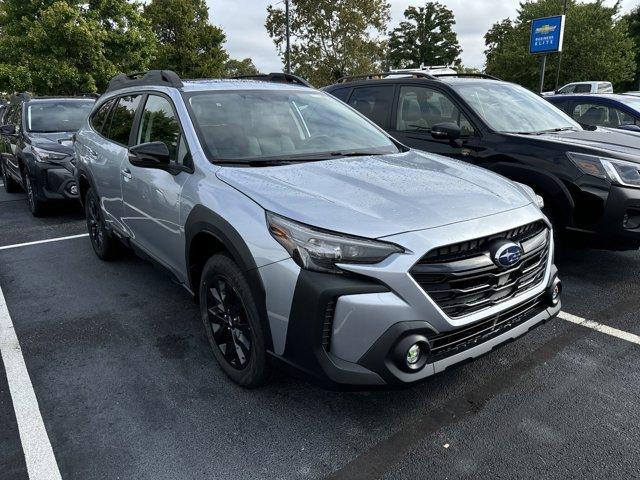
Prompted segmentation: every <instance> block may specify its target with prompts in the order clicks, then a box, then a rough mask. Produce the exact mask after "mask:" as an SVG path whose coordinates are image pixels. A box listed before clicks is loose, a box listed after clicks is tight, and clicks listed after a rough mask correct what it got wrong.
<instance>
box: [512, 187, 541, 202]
mask: <svg viewBox="0 0 640 480" xmlns="http://www.w3.org/2000/svg"><path fill="white" fill-rule="evenodd" d="M513 183H515V184H516V185H518V186H519V187H520V188H521V189H522V190H524V192H525V193H526V194H527V195H528V196H529V198H530V199H531V200H532V201H533V203H535V204H536V205H537V206H538V208H544V198H542V197H541V196H540V195H538V194H537V193H536V192H535V191H534V190H533V188H531V187H530V186H529V185H525V184H524V183H520V182H513Z"/></svg>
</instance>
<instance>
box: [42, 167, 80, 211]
mask: <svg viewBox="0 0 640 480" xmlns="http://www.w3.org/2000/svg"><path fill="white" fill-rule="evenodd" d="M31 180H32V182H33V185H34V187H35V190H36V195H37V198H38V199H39V200H43V201H65V200H77V199H78V197H79V195H78V186H77V183H76V178H75V177H74V175H73V166H72V165H71V164H68V165H67V164H65V165H62V164H57V163H44V162H34V163H33V166H32V168H31Z"/></svg>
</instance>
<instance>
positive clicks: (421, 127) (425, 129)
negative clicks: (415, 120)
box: [407, 125, 431, 132]
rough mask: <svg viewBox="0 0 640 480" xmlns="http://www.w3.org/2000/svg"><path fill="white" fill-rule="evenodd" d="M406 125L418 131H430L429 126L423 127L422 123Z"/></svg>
mask: <svg viewBox="0 0 640 480" xmlns="http://www.w3.org/2000/svg"><path fill="white" fill-rule="evenodd" d="M407 127H411V128H415V129H416V130H417V131H419V132H430V131H431V128H429V127H425V126H423V125H407Z"/></svg>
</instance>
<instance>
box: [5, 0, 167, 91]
mask: <svg viewBox="0 0 640 480" xmlns="http://www.w3.org/2000/svg"><path fill="white" fill-rule="evenodd" d="M154 51H155V40H154V38H153V33H152V32H151V29H150V26H149V24H148V23H147V22H146V21H145V20H144V19H143V18H142V16H141V13H140V6H139V4H137V3H132V2H129V1H127V0H88V1H83V2H79V1H78V0H4V1H3V2H2V3H0V59H1V60H0V90H4V91H16V90H30V91H32V92H34V93H37V94H75V93H80V92H95V91H99V90H102V89H103V88H104V87H105V86H106V84H107V82H108V81H109V80H110V79H111V78H112V77H113V76H114V75H116V74H118V73H119V72H122V71H139V70H143V69H145V68H146V67H147V66H148V63H149V60H150V59H151V57H152V55H153V53H154Z"/></svg>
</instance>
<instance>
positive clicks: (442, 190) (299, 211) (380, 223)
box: [217, 151, 531, 238]
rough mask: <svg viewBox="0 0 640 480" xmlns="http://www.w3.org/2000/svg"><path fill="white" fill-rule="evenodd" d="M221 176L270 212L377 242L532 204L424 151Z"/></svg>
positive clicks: (485, 175) (501, 182) (505, 184)
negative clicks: (384, 238)
mask: <svg viewBox="0 0 640 480" xmlns="http://www.w3.org/2000/svg"><path fill="white" fill-rule="evenodd" d="M217 176H218V178H220V179H221V180H222V181H224V182H226V183H227V184H229V185H231V186H233V187H234V188H236V189H238V190H239V191H241V192H243V193H244V194H245V195H247V196H248V197H250V198H251V199H253V200H254V201H255V202H257V203H258V204H259V205H261V206H262V207H263V208H265V209H266V210H269V211H272V212H274V213H277V214H280V215H283V216H285V217H289V218H291V219H294V220H297V221H299V222H303V223H306V224H308V225H313V226H316V227H320V228H324V229H327V230H333V231H338V232H344V233H349V234H352V235H359V236H363V237H370V238H378V237H383V236H388V235H392V234H396V233H401V232H407V231H412V230H422V229H426V228H433V227H438V226H441V225H446V224H451V223H456V222H462V221H465V220H470V219H475V218H480V217H485V216H488V215H493V214H496V213H500V212H504V211H508V210H511V209H516V208H519V207H523V206H525V205H527V204H529V203H531V199H530V198H529V197H528V196H527V195H526V194H524V193H523V192H522V190H520V188H519V187H517V186H516V185H515V184H513V183H511V182H510V181H508V180H506V179H504V178H503V177H501V176H499V175H496V174H494V173H491V172H489V171H487V170H484V169H481V168H478V167H474V166H472V165H469V164H466V163H463V162H459V161H456V160H451V159H448V158H445V157H441V156H439V155H433V154H428V153H423V152H416V151H409V152H406V153H400V154H394V155H380V156H377V155H376V156H366V157H354V158H341V159H333V160H324V161H318V162H307V163H297V164H292V165H286V166H276V167H255V168H240V167H221V168H220V169H219V170H218V172H217Z"/></svg>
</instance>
